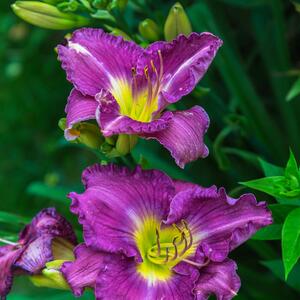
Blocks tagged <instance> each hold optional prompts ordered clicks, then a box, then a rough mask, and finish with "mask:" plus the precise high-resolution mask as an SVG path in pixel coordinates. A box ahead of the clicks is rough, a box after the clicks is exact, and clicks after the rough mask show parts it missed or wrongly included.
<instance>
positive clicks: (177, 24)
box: [164, 2, 192, 41]
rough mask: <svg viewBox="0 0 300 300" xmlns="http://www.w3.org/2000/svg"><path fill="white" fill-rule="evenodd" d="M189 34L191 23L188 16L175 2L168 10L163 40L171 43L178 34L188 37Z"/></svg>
mask: <svg viewBox="0 0 300 300" xmlns="http://www.w3.org/2000/svg"><path fill="white" fill-rule="evenodd" d="M191 32H192V26H191V22H190V20H189V18H188V16H187V15H186V13H185V11H184V9H183V7H182V5H181V4H180V3H179V2H177V3H176V4H174V5H173V6H172V8H171V9H170V12H169V15H168V17H167V20H166V23H165V27H164V33H165V39H166V40H167V41H171V40H173V39H175V38H176V37H177V35H178V34H180V33H182V34H184V35H188V34H190V33H191Z"/></svg>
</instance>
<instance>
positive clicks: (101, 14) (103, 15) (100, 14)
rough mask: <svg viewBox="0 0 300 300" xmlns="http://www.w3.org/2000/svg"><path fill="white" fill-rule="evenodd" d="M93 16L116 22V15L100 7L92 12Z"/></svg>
mask: <svg viewBox="0 0 300 300" xmlns="http://www.w3.org/2000/svg"><path fill="white" fill-rule="evenodd" d="M91 16H92V17H93V18H95V19H99V20H104V21H111V22H116V19H115V17H114V16H113V15H112V14H110V13H109V12H108V11H107V10H104V9H98V10H97V11H96V12H95V13H94V14H91Z"/></svg>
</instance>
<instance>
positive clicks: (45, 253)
mask: <svg viewBox="0 0 300 300" xmlns="http://www.w3.org/2000/svg"><path fill="white" fill-rule="evenodd" d="M53 238H54V237H53V236H52V235H50V234H44V235H42V236H40V237H38V238H36V239H34V240H33V241H31V242H30V243H28V245H25V246H23V247H24V251H23V253H22V255H20V257H19V258H18V260H16V262H15V264H14V265H15V266H16V267H19V268H21V269H23V270H25V271H27V272H29V273H31V274H35V273H38V272H39V271H40V270H41V269H43V268H44V267H45V265H46V263H47V262H49V261H51V260H53V254H52V240H53Z"/></svg>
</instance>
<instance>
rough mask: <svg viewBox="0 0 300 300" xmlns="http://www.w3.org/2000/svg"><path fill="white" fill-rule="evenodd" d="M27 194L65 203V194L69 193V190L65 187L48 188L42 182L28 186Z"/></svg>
mask: <svg viewBox="0 0 300 300" xmlns="http://www.w3.org/2000/svg"><path fill="white" fill-rule="evenodd" d="M27 192H28V193H29V194H32V195H35V196H40V197H45V198H50V199H52V200H56V201H61V202H64V203H67V202H68V201H67V194H68V193H69V192H70V189H68V188H65V187H57V186H49V185H47V184H45V183H43V182H33V183H31V184H30V185H29V186H28V188H27Z"/></svg>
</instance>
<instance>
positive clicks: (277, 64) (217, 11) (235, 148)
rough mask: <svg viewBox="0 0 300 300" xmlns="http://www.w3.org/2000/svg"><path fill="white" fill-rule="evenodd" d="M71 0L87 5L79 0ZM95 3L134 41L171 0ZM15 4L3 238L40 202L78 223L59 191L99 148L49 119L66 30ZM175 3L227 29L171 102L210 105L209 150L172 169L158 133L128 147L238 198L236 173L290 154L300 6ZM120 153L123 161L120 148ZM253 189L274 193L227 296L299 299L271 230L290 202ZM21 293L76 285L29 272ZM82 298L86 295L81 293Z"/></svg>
mask: <svg viewBox="0 0 300 300" xmlns="http://www.w3.org/2000/svg"><path fill="white" fill-rule="evenodd" d="M46 2H48V3H60V4H61V3H62V4H61V9H63V10H64V11H74V10H77V9H79V7H77V6H76V7H75V8H74V3H75V2H76V1H69V2H70V3H69V4H70V5H68V6H67V5H66V3H67V2H68V1H56V0H49V1H46ZM80 2H81V3H82V5H83V4H85V5H86V6H85V9H89V8H88V3H89V2H88V1H80ZM100 2H101V1H93V3H92V9H94V8H95V7H97V11H96V12H94V11H93V15H94V18H95V19H94V21H93V24H92V25H93V26H95V27H104V26H105V28H106V29H108V30H109V31H112V32H116V33H118V32H120V30H122V31H123V32H124V34H127V35H129V36H130V37H131V38H133V39H135V40H136V41H138V42H140V43H141V44H143V45H147V44H148V43H149V42H150V41H151V40H153V35H154V33H155V36H159V37H160V38H161V39H162V38H163V29H164V24H165V20H166V18H167V15H168V12H169V10H170V8H171V7H172V5H174V1H167V0H164V1H163V0H161V1H151V0H130V1H129V3H128V5H127V6H126V8H125V9H124V7H123V8H122V9H124V12H122V11H116V10H115V8H114V7H113V6H112V5H111V6H110V7H109V13H108V12H107V11H106V10H104V9H105V8H107V7H106V6H105V7H102V6H101V5H102V4H103V3H102V2H101V3H102V4H101V3H100ZM12 3H13V1H8V0H6V1H1V2H0V72H1V76H0V107H1V109H0V137H1V140H0V142H1V143H0V157H1V160H0V190H1V195H2V200H1V201H0V212H1V213H0V232H1V236H3V237H5V238H7V239H10V240H14V239H15V238H16V234H17V232H18V230H19V229H20V228H21V227H22V226H23V224H24V223H25V222H27V219H30V218H31V217H32V216H33V215H34V214H35V213H37V212H38V211H39V210H40V209H41V208H43V207H47V206H56V207H57V209H58V210H59V211H60V212H61V213H62V214H64V215H65V216H66V217H67V218H68V219H69V220H70V221H71V222H72V223H73V224H74V226H75V227H76V228H77V229H80V227H79V226H78V224H77V223H76V219H75V218H74V217H73V216H72V215H71V214H70V213H69V211H68V206H69V200H68V199H67V198H66V197H65V194H66V193H67V192H68V191H71V190H76V191H80V190H81V189H82V187H81V183H80V175H81V172H82V170H83V169H84V168H85V167H86V166H88V165H90V164H92V163H94V162H95V161H100V160H102V159H103V157H102V156H100V155H99V154H98V153H97V152H94V151H91V150H89V149H87V148H86V147H84V146H82V145H80V144H76V143H67V142H66V141H65V140H64V138H63V136H62V132H61V130H60V129H59V128H58V126H57V123H58V120H59V119H60V118H62V117H64V113H63V110H64V106H65V103H66V98H67V96H68V93H69V91H70V89H71V85H70V84H69V83H67V81H66V79H65V74H64V72H63V71H62V70H61V68H60V64H59V62H58V61H57V59H56V53H55V51H54V48H55V46H56V45H57V44H58V43H61V42H63V40H64V35H65V34H67V33H68V32H67V31H48V30H44V29H39V28H36V27H33V26H31V25H28V24H26V23H24V22H22V21H21V20H20V19H18V18H17V17H16V16H15V15H14V14H13V13H12V11H11V9H10V5H11V4H12ZM63 3H65V4H63ZM181 4H182V5H183V7H184V8H185V11H186V13H187V15H188V16H189V19H190V20H191V24H192V28H193V30H194V31H199V32H201V31H211V32H213V33H215V34H216V35H219V36H220V37H221V38H222V39H223V40H224V46H223V47H222V48H221V50H220V51H219V54H218V55H217V58H216V60H215V62H214V63H213V65H212V67H211V68H210V70H209V72H208V73H207V75H206V76H205V78H204V79H203V80H202V81H201V83H200V86H199V87H198V88H196V89H195V91H194V92H193V94H192V95H189V96H187V97H186V99H185V101H181V102H180V103H178V104H176V108H177V109H185V108H188V107H191V106H193V105H195V104H200V105H202V106H203V107H204V108H205V109H206V111H207V112H208V114H209V116H210V118H211V126H210V129H209V131H208V135H207V141H206V142H207V144H208V146H209V149H210V156H209V157H208V158H207V159H205V160H198V161H197V162H195V163H192V164H190V165H188V166H187V167H186V169H185V170H181V169H179V168H178V167H177V166H176V165H175V163H174V162H173V160H172V158H170V155H169V154H168V153H167V151H166V150H164V149H163V148H162V147H161V146H160V145H159V144H158V143H155V142H149V141H142V140H141V141H139V142H138V144H137V146H136V147H135V148H134V151H133V158H134V159H135V161H136V162H140V163H141V164H142V165H143V166H144V167H147V168H159V169H162V170H164V171H165V172H167V173H168V174H169V175H171V176H172V177H175V178H181V179H185V180H190V181H194V182H196V183H199V184H201V185H204V186H209V185H212V184H216V185H218V186H225V187H226V189H227V190H228V191H230V194H231V195H232V196H235V197H236V196H238V195H239V194H240V193H241V192H243V191H244V190H245V189H246V187H243V186H238V182H243V181H248V180H250V179H253V178H260V177H262V176H263V175H264V176H267V177H268V176H281V175H282V170H281V169H280V168H278V167H276V165H283V164H284V163H285V162H286V161H287V160H288V155H289V147H291V148H292V149H293V151H294V153H295V156H296V158H298V159H299V155H300V139H299V136H300V119H299V118H298V116H299V113H300V102H299V93H298V89H299V88H298V85H299V84H298V83H297V82H298V81H297V80H298V77H299V74H300V71H299V38H300V26H299V25H300V15H299V13H297V11H296V10H295V6H294V5H293V4H292V3H291V2H288V1H280V0H271V1H268V0H251V1H244V0H185V1H181ZM149 19H151V23H152V22H153V23H152V27H151V28H148V27H147V26H149V21H148V22H146V23H145V20H149ZM143 22H144V23H143ZM153 24H155V25H153ZM145 25H146V27H145ZM138 28H140V33H138V32H139V31H138ZM141 29H142V30H141ZM150 29H151V30H150ZM285 99H288V100H291V99H293V101H290V102H287V101H286V100H285ZM262 159H263V160H262ZM266 161H268V162H270V163H267V162H266ZM123 162H125V163H127V164H129V165H130V164H131V163H132V162H130V159H129V158H128V157H125V158H124V160H123ZM256 195H257V198H258V199H259V200H267V201H268V202H269V203H270V204H271V206H270V207H271V209H272V212H273V216H274V220H275V224H274V225H272V226H271V227H269V228H266V229H265V231H267V232H263V231H261V232H259V233H258V234H257V235H256V236H255V237H254V238H253V239H252V240H250V241H249V242H248V243H247V244H246V245H245V246H242V247H240V248H239V249H237V250H236V251H234V252H233V255H232V256H233V258H235V259H236V260H237V262H238V265H239V271H238V273H239V275H240V276H241V279H242V288H241V291H240V293H239V295H238V296H237V297H236V299H238V300H245V299H250V300H251V299H259V300H260V299H264V300H268V299H272V300H277V299H278V300H279V299H291V300H293V299H295V300H296V299H299V298H300V289H299V286H300V266H299V263H298V264H296V266H295V268H294V269H293V270H292V271H291V273H290V275H289V278H288V280H287V282H285V281H284V280H285V278H284V265H283V263H282V260H281V257H282V254H281V247H280V244H279V243H278V241H276V240H278V239H280V232H281V230H282V224H283V222H284V220H285V219H286V218H287V216H289V215H290V214H292V213H293V211H295V210H294V208H295V206H292V205H290V204H289V203H284V205H282V204H278V203H276V202H275V199H273V198H271V197H269V196H267V195H266V194H262V193H259V192H258V193H256ZM293 201H294V200H293ZM294 214H295V213H294ZM297 224H299V223H297ZM266 237H267V238H266ZM295 238H297V237H295ZM296 244H297V243H296ZM298 246H299V245H298V244H297V245H296V246H295V247H294V249H293V251H294V250H295V251H296V252H297V251H298V250H299V249H298V248H299V247H298ZM297 247H298V248H297ZM297 255H299V253H296V255H295V256H297ZM29 298H30V299H32V298H34V299H56V300H57V299H73V296H72V295H71V294H70V293H66V292H60V291H55V290H46V289H38V288H35V287H33V286H32V285H31V284H30V283H29V281H28V280H27V279H26V278H25V279H23V278H18V279H17V280H16V284H15V285H14V288H13V292H12V293H11V294H10V295H9V297H8V299H9V300H14V299H24V300H26V299H29ZM83 299H93V296H92V294H91V293H87V294H86V295H85V296H84V298H83Z"/></svg>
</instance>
